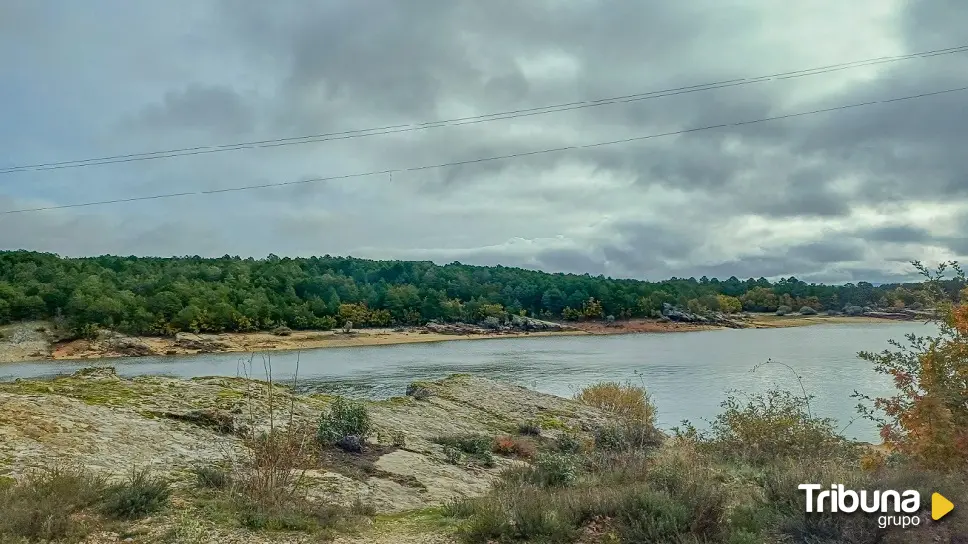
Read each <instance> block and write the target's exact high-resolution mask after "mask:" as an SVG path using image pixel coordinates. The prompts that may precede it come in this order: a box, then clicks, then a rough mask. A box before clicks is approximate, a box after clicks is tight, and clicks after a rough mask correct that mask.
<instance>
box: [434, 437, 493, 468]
mask: <svg viewBox="0 0 968 544" xmlns="http://www.w3.org/2000/svg"><path fill="white" fill-rule="evenodd" d="M434 442H436V443H437V444H440V445H442V446H443V447H444V457H445V458H446V459H447V462H448V463H450V464H453V465H456V464H460V463H461V461H463V460H464V454H466V455H467V456H468V460H470V461H471V462H474V463H476V464H479V465H481V466H484V467H493V466H494V465H495V461H494V456H493V455H492V451H493V449H494V444H495V442H494V438H493V437H491V436H488V435H484V434H460V435H445V436H438V437H436V438H434Z"/></svg>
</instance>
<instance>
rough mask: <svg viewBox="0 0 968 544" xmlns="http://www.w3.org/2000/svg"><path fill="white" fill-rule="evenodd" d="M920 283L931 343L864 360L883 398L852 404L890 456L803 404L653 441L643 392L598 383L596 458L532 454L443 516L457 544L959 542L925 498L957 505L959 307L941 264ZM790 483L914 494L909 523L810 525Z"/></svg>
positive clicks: (965, 531) (575, 447)
mask: <svg viewBox="0 0 968 544" xmlns="http://www.w3.org/2000/svg"><path fill="white" fill-rule="evenodd" d="M916 264H917V263H916ZM949 266H953V267H954V269H955V271H956V274H957V281H958V282H960V284H961V285H964V284H965V277H964V274H963V273H962V272H961V270H960V269H958V268H957V265H954V264H952V265H949ZM921 270H922V272H923V273H925V275H926V276H927V280H928V281H927V282H926V285H927V286H928V288H929V289H936V291H934V295H935V297H936V298H934V299H933V302H934V303H935V304H936V305H937V306H938V307H939V308H941V309H942V314H941V315H942V316H943V320H942V322H941V323H940V325H941V333H940V335H939V336H937V337H928V338H916V337H910V338H908V340H909V342H908V345H902V344H900V343H897V344H896V347H897V348H898V351H884V352H882V353H879V354H871V353H865V354H862V357H864V358H865V359H868V360H870V361H872V362H874V363H875V367H876V369H877V370H878V371H880V372H882V373H885V374H888V375H890V376H892V377H893V378H894V383H895V385H896V387H897V394H896V395H895V396H892V397H883V398H867V397H864V396H863V395H860V394H858V396H859V397H861V398H862V399H865V400H868V401H869V403H868V404H867V405H861V406H860V407H859V409H860V410H861V412H862V414H863V415H866V416H868V417H871V418H874V419H875V420H877V421H878V422H880V423H881V425H882V436H883V438H884V440H885V446H886V451H885V449H884V448H874V447H871V446H869V445H863V444H857V443H852V442H850V441H848V440H846V439H845V438H844V437H843V436H842V434H841V432H840V429H838V428H837V427H836V426H835V425H834V422H833V421H831V420H829V419H825V418H822V417H817V416H815V415H814V414H813V413H812V410H811V409H810V400H811V399H810V397H808V396H807V395H806V392H805V391H804V392H803V395H799V394H796V393H792V392H788V391H780V390H773V391H768V392H766V393H764V394H760V395H745V394H742V393H733V394H731V395H729V396H728V397H727V399H726V400H725V401H724V402H723V404H722V412H721V413H720V414H719V415H717V416H716V417H715V418H713V419H712V420H711V421H709V422H708V425H706V427H705V428H704V429H701V430H700V429H698V428H697V426H695V425H693V424H691V423H690V422H684V423H683V425H682V426H681V427H680V428H678V429H676V430H675V431H674V433H673V435H672V436H670V437H664V436H663V433H660V432H659V431H658V430H656V429H655V428H654V422H655V408H654V406H653V405H652V404H651V402H650V400H649V397H648V394H647V393H646V391H645V390H644V388H642V387H637V386H634V385H632V384H631V383H626V384H618V383H601V384H597V385H593V386H590V387H587V388H585V389H583V390H582V391H580V392H579V393H578V394H577V395H576V398H577V399H578V400H580V401H582V402H585V403H587V404H590V405H593V406H596V407H598V408H601V409H603V410H605V411H607V412H609V413H611V414H613V415H614V416H615V417H614V418H613V422H612V423H609V424H606V425H604V426H602V427H600V428H598V429H596V430H594V445H593V447H592V448H590V449H588V448H586V449H583V448H581V447H580V440H579V441H573V440H571V439H570V438H564V437H565V436H567V435H563V437H562V438H561V439H559V440H560V441H559V442H558V444H559V451H558V452H557V453H550V452H545V451H538V452H537V453H536V454H535V455H533V456H532V457H533V462H532V463H531V464H530V465H529V466H526V467H522V468H515V469H511V470H509V471H506V472H505V473H504V474H503V476H502V478H501V480H500V481H499V482H498V483H497V484H496V485H495V486H494V488H493V490H492V491H491V492H490V493H488V494H487V495H485V496H483V497H477V498H470V499H466V500H463V501H459V502H455V503H452V504H448V505H447V507H446V508H445V513H446V514H447V515H449V516H452V517H453V518H456V519H458V520H460V521H459V522H458V523H459V531H458V532H459V535H460V537H461V538H462V540H463V541H465V542H468V543H489V542H596V543H606V542H608V543H611V542H615V543H618V542H662V543H665V542H669V543H700V542H702V543H725V544H746V543H748V544H762V543H800V544H815V543H816V544H819V543H828V544H841V543H851V544H874V543H882V542H889V543H911V544H914V543H921V542H965V538H966V536H968V515H966V514H965V513H964V512H958V511H956V512H953V513H951V514H949V515H948V516H947V517H946V518H945V519H943V520H942V521H940V522H937V523H932V522H931V521H930V512H929V510H930V498H929V497H930V496H931V494H932V493H933V492H935V491H937V492H942V493H943V494H944V495H945V496H946V497H948V498H949V499H951V500H952V501H953V502H954V503H955V504H959V503H968V479H966V474H968V385H966V382H965V378H966V376H968V370H966V369H968V305H960V306H959V305H953V304H950V303H945V302H944V300H946V299H945V296H946V294H945V291H944V288H945V286H946V285H948V284H945V283H942V281H941V275H942V273H943V272H944V270H945V267H940V268H939V269H938V270H937V271H933V272H932V271H928V270H926V269H924V268H923V267H921ZM962 297H963V298H964V299H968V290H966V291H965V292H964V293H963V294H962ZM630 435H631V436H632V437H633V439H629V436H630ZM802 483H816V484H820V485H821V486H823V487H827V486H830V485H832V484H843V485H844V486H845V487H846V488H848V489H868V490H873V489H881V490H884V489H894V490H907V489H914V490H917V491H919V492H920V493H921V497H922V502H921V510H920V511H919V512H917V513H916V514H915V515H916V516H918V519H917V521H918V522H919V523H918V526H917V527H907V528H898V527H892V526H890V524H888V523H886V521H885V519H884V517H883V516H879V515H876V514H875V515H866V514H853V515H845V514H843V513H831V512H827V513H812V514H807V513H806V512H805V507H804V501H805V495H804V492H803V491H801V490H799V489H798V485H799V484H802ZM959 539H960V540H959Z"/></svg>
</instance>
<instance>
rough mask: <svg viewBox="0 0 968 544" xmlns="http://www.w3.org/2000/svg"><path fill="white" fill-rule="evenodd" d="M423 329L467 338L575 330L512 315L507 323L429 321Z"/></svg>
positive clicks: (495, 320)
mask: <svg viewBox="0 0 968 544" xmlns="http://www.w3.org/2000/svg"><path fill="white" fill-rule="evenodd" d="M425 329H426V330H427V331H429V332H432V333H437V334H454V335H462V336H469V335H475V334H494V333H516V332H562V331H570V330H576V329H575V328H574V327H570V326H568V325H563V324H561V323H555V322H553V321H543V320H541V319H534V318H532V317H524V316H520V315H512V316H511V318H510V319H508V320H507V321H503V322H502V321H500V320H498V319H496V318H489V319H487V320H485V321H484V322H483V323H482V324H481V325H472V324H469V323H463V322H456V323H438V322H435V321H431V322H429V323H427V325H426V327H425Z"/></svg>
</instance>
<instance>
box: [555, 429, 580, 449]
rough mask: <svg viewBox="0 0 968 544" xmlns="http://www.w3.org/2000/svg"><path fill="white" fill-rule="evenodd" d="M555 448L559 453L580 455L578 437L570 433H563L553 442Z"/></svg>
mask: <svg viewBox="0 0 968 544" xmlns="http://www.w3.org/2000/svg"><path fill="white" fill-rule="evenodd" d="M555 446H556V448H557V450H558V451H559V452H560V453H581V451H582V443H581V439H579V438H578V435H577V434H575V433H572V432H563V433H561V436H559V437H558V439H557V440H555Z"/></svg>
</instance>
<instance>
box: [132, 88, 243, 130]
mask: <svg viewBox="0 0 968 544" xmlns="http://www.w3.org/2000/svg"><path fill="white" fill-rule="evenodd" d="M130 123H131V124H132V125H134V126H135V127H136V128H139V129H143V130H158V129H163V130H164V129H202V130H205V131H208V132H210V133H214V134H215V135H217V136H221V137H226V136H231V135H242V134H245V133H248V132H251V131H252V129H253V124H254V119H253V115H252V111H251V110H250V108H249V106H248V104H246V101H245V99H244V98H243V97H242V96H240V95H239V93H237V92H236V91H234V90H233V89H230V88H226V87H220V86H203V85H197V84H193V85H189V86H188V87H186V88H184V89H182V90H179V91H168V92H167V93H165V96H164V98H163V99H162V100H161V102H160V103H159V104H152V105H150V106H147V107H145V108H144V109H143V110H142V111H141V112H140V113H139V114H138V115H137V116H136V117H135V118H134V119H132V120H131V121H130Z"/></svg>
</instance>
